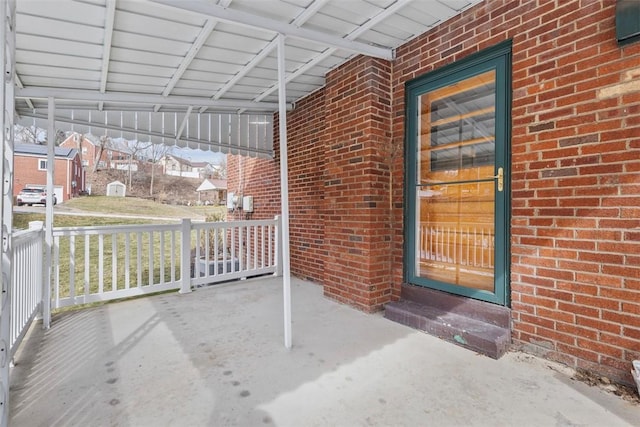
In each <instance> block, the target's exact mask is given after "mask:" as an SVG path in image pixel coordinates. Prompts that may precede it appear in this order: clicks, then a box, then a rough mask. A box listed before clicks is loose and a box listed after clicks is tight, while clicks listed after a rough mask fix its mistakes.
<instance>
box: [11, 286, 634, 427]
mask: <svg viewBox="0 0 640 427" xmlns="http://www.w3.org/2000/svg"><path fill="white" fill-rule="evenodd" d="M281 286H282V279H281V278H274V277H268V278H262V279H253V280H248V281H241V282H233V283H227V284H222V285H216V286H211V287H205V288H200V289H197V290H195V291H194V292H192V293H190V294H185V295H179V294H163V295H158V296H153V297H147V298H140V299H135V300H129V301H125V302H119V303H112V304H107V305H104V306H101V307H96V308H91V309H86V310H81V311H76V312H71V313H64V314H60V315H57V316H56V317H55V318H54V321H53V325H52V328H51V329H50V330H48V331H43V330H42V329H41V328H40V326H39V325H37V326H36V327H34V328H32V330H31V332H30V334H29V336H28V338H27V340H26V341H25V343H24V344H23V347H22V348H21V350H20V352H19V354H18V355H17V357H16V366H15V367H14V368H13V371H12V378H11V402H10V410H11V421H10V425H11V426H66V425H73V426H227V425H229V426H235V425H237V426H298V427H300V426H457V425H460V426H514V425H518V426H576V425H580V426H638V425H640V406H638V405H635V404H633V403H630V402H627V401H625V400H622V399H621V398H619V397H617V396H615V395H613V394H611V393H607V392H605V391H603V390H601V389H598V388H595V387H589V386H588V385H586V384H583V383H581V382H577V381H573V380H571V379H570V376H569V375H568V374H567V369H563V368H562V367H560V366H559V365H556V364H553V363H551V362H548V361H544V360H542V359H538V358H536V357H533V356H529V355H525V354H522V353H515V352H514V353H508V354H507V355H506V356H504V357H503V358H501V359H500V360H497V361H496V360H493V359H489V358H487V357H484V356H479V355H477V354H475V353H473V352H471V351H468V350H465V349H462V348H460V347H457V346H455V345H453V344H450V343H446V342H444V341H442V340H440V339H438V338H435V337H432V336H429V335H426V334H424V333H421V332H418V331H415V330H413V329H410V328H408V327H405V326H402V325H399V324H396V323H393V322H391V321H389V320H386V319H384V318H383V317H382V316H381V315H380V314H373V315H370V314H364V313H361V312H359V311H356V310H354V309H352V308H350V307H347V306H344V305H340V304H338V303H335V302H333V301H330V300H327V299H325V298H324V297H323V296H322V289H321V287H319V286H317V285H314V284H311V283H307V282H303V281H300V280H296V279H293V280H292V300H293V322H294V323H293V342H294V346H293V348H292V349H291V350H287V349H285V348H284V346H283V330H282V329H283V326H282V323H283V322H282V291H281Z"/></svg>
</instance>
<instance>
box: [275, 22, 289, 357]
mask: <svg viewBox="0 0 640 427" xmlns="http://www.w3.org/2000/svg"><path fill="white" fill-rule="evenodd" d="M284 38H285V36H284V35H282V34H278V106H279V108H278V118H279V121H278V126H279V127H280V206H281V210H282V218H281V220H282V221H281V222H282V227H281V230H282V291H283V295H284V346H285V347H286V348H291V341H292V340H291V266H290V254H289V178H288V177H289V171H288V168H289V166H288V159H287V91H286V81H285V75H284V72H285V68H284V66H285V63H284Z"/></svg>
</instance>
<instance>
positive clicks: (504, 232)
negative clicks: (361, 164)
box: [405, 43, 511, 305]
mask: <svg viewBox="0 0 640 427" xmlns="http://www.w3.org/2000/svg"><path fill="white" fill-rule="evenodd" d="M510 53H511V44H510V43H503V44H500V45H498V46H496V47H494V48H491V49H488V50H487V51H484V52H480V53H478V54H476V55H473V56H472V57H470V58H468V59H466V60H464V61H460V62H458V63H455V64H452V65H449V66H447V67H445V68H443V69H440V70H438V71H435V72H433V73H430V74H428V75H426V76H424V77H421V78H418V79H415V80H412V81H411V82H409V83H408V84H407V88H406V89H407V90H406V93H407V168H406V170H407V177H406V178H407V180H406V182H407V194H406V197H407V202H408V203H407V204H406V206H407V211H406V216H405V218H406V219H407V223H406V225H405V237H406V239H405V241H406V242H407V247H406V251H405V254H406V262H405V272H406V280H407V282H409V283H412V284H415V285H419V286H426V287H430V288H434V289H439V290H443V291H447V292H451V293H455V294H459V295H463V296H468V297H472V298H476V299H480V300H484V301H489V302H493V303H497V304H502V305H507V304H508V303H509V301H508V299H507V296H508V278H509V271H508V266H509V263H508V255H509V248H508V242H509V227H508V224H509V221H508V210H509V155H508V153H509V151H508V140H509V125H510V121H509V116H510V114H509V113H510V111H509V110H510V95H511V87H510V62H511V57H510Z"/></svg>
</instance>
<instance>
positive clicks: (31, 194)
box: [16, 188, 58, 206]
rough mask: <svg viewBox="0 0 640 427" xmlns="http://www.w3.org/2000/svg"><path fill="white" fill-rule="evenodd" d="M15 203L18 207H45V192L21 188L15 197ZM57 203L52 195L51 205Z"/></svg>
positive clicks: (40, 189) (41, 189) (43, 190)
mask: <svg viewBox="0 0 640 427" xmlns="http://www.w3.org/2000/svg"><path fill="white" fill-rule="evenodd" d="M16 203H17V205H18V206H22V205H27V206H31V205H34V204H39V203H40V204H43V205H45V206H46V205H47V191H46V190H45V189H44V188H23V189H22V190H21V191H20V192H19V193H18V196H17V197H16ZM56 203H58V200H56V195H55V194H54V195H53V204H54V205H55V204H56Z"/></svg>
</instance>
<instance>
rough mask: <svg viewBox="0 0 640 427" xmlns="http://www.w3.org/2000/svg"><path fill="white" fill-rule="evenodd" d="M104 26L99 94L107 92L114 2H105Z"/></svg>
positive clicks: (114, 11) (114, 13)
mask: <svg viewBox="0 0 640 427" xmlns="http://www.w3.org/2000/svg"><path fill="white" fill-rule="evenodd" d="M106 9H107V10H106V13H105V24H104V43H103V45H102V73H101V74H100V92H102V93H105V91H106V90H107V76H108V74H109V60H110V58H111V40H112V38H113V22H114V21H115V16H116V0H107V7H106Z"/></svg>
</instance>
